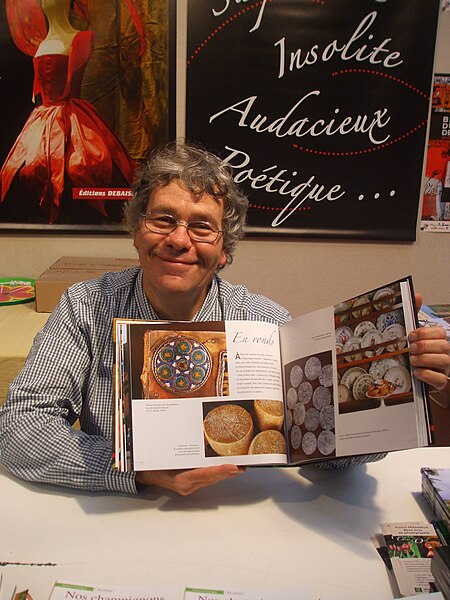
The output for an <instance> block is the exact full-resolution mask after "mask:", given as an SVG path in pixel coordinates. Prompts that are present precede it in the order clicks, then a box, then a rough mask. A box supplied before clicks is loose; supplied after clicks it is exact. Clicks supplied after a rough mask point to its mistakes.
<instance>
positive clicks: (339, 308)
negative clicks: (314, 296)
mask: <svg viewBox="0 0 450 600" xmlns="http://www.w3.org/2000/svg"><path fill="white" fill-rule="evenodd" d="M351 307H352V305H351V304H350V302H340V303H339V304H335V305H334V314H335V315H336V323H342V321H347V319H348V318H349V317H350V311H349V309H350V308H351Z"/></svg>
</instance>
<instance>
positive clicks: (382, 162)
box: [185, 0, 441, 240]
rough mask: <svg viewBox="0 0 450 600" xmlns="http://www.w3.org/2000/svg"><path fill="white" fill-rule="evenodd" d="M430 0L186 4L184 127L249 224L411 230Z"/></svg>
mask: <svg viewBox="0 0 450 600" xmlns="http://www.w3.org/2000/svg"><path fill="white" fill-rule="evenodd" d="M440 9H441V6H440V0H411V1H410V2H407V3H405V2H404V1H403V0H387V1H386V0H384V1H383V0H325V1H321V2H317V1H315V0H262V1H252V0H248V1H245V0H244V1H238V0H195V1H189V2H187V17H186V30H187V34H186V37H187V42H186V43H187V59H186V63H187V64H186V129H185V135H186V137H187V138H188V139H189V140H193V141H197V142H200V143H202V144H203V145H204V146H205V147H207V148H208V149H210V150H212V151H214V152H216V153H218V154H219V155H220V156H221V157H222V159H223V160H224V161H225V162H226V163H228V164H229V165H230V166H232V167H233V169H234V172H235V179H236V181H237V182H238V183H239V184H240V185H241V186H242V187H243V188H244V190H245V191H246V193H247V194H248V197H249V203H250V209H249V216H248V233H249V234H254V235H283V236H284V235H294V236H300V237H302V236H303V237H336V238H353V239H388V240H414V239H415V236H416V228H417V220H418V212H419V204H420V200H421V194H422V189H421V186H422V174H423V162H424V154H425V147H426V132H427V122H428V115H429V107H430V95H431V87H432V79H433V61H434V53H435V45H436V31H437V24H438V16H439V12H440Z"/></svg>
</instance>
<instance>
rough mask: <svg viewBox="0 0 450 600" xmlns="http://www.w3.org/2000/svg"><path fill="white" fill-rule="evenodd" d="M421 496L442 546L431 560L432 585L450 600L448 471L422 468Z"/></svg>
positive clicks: (449, 490)
mask: <svg viewBox="0 0 450 600" xmlns="http://www.w3.org/2000/svg"><path fill="white" fill-rule="evenodd" d="M420 471H421V475H422V494H423V496H424V498H425V499H426V501H427V502H428V504H429V505H430V507H431V510H432V511H433V513H434V514H435V516H436V520H435V521H433V525H434V528H435V530H436V533H437V534H438V536H439V539H440V540H441V543H442V545H441V546H440V547H439V548H436V550H435V552H434V556H433V558H432V560H431V573H432V575H433V577H434V585H435V587H436V589H437V590H438V591H440V592H441V593H442V595H443V596H444V598H445V600H450V545H449V544H450V534H449V530H450V469H443V468H434V469H432V468H430V467H422V469H421V470H420Z"/></svg>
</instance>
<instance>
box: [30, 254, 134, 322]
mask: <svg viewBox="0 0 450 600" xmlns="http://www.w3.org/2000/svg"><path fill="white" fill-rule="evenodd" d="M138 265H139V261H138V260H137V259H132V258H98V257H92V258H91V257H81V258H80V257H76V256H63V257H62V258H60V259H59V260H57V261H56V262H55V263H53V265H51V267H49V268H48V269H47V270H46V271H44V273H42V275H41V276H40V277H39V278H38V279H36V282H35V288H36V311H37V312H52V310H53V309H54V308H55V306H56V305H57V304H58V302H59V299H60V298H61V294H62V293H63V292H64V290H65V289H66V288H68V287H69V286H71V285H72V284H74V283H77V282H78V281H84V280H85V279H95V278H96V277H100V276H101V275H102V274H103V273H106V272H107V271H123V270H124V269H129V268H130V267H137V266H138Z"/></svg>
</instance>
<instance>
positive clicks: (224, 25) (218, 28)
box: [187, 0, 273, 66]
mask: <svg viewBox="0 0 450 600" xmlns="http://www.w3.org/2000/svg"><path fill="white" fill-rule="evenodd" d="M267 1H268V2H273V0H267ZM262 3H263V0H260V2H255V4H251V5H250V6H246V7H245V8H243V9H242V10H240V11H238V12H237V13H235V14H234V15H233V16H231V17H229V18H228V19H226V20H225V21H223V23H221V24H220V25H218V26H217V27H216V28H215V29H214V30H213V31H212V32H211V33H210V34H209V35H208V37H206V38H205V39H204V40H203V42H201V44H199V45H198V46H197V48H196V49H195V50H194V52H193V53H192V54H191V56H190V57H189V58H188V60H187V65H188V66H189V65H190V64H191V62H192V61H193V60H194V59H195V58H197V56H198V55H199V54H200V52H201V51H202V50H203V49H204V48H205V46H206V45H207V44H208V42H210V41H211V40H212V39H213V38H214V37H215V36H216V35H217V34H218V33H220V32H221V31H222V29H224V28H225V27H227V26H228V25H230V24H231V23H233V21H236V19H238V18H239V17H241V16H242V15H243V14H244V13H246V12H249V11H250V10H254V9H255V8H258V7H259V6H261V4H262Z"/></svg>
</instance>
